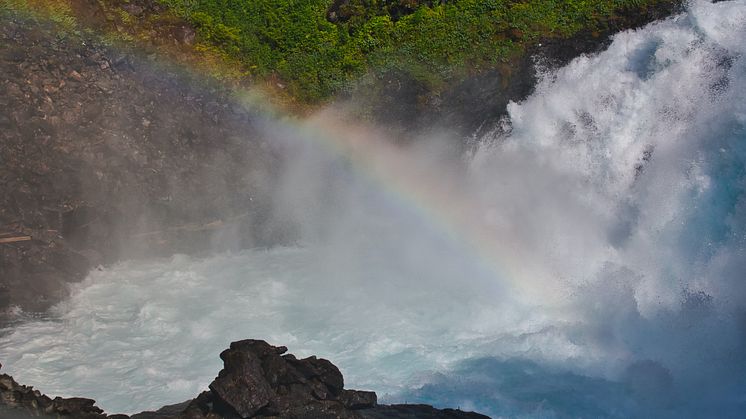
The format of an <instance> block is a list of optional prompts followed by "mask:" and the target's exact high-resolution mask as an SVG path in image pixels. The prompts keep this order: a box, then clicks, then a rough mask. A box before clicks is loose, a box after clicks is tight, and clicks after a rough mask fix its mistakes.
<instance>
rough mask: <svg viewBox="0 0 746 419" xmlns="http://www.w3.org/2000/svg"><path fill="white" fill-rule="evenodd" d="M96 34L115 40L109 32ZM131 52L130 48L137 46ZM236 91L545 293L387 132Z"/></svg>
mask: <svg viewBox="0 0 746 419" xmlns="http://www.w3.org/2000/svg"><path fill="white" fill-rule="evenodd" d="M15 3H16V4H15V6H16V9H20V12H22V13H27V14H29V15H31V16H32V17H34V18H36V19H48V18H49V16H48V14H49V11H48V10H43V8H41V9H40V8H34V6H29V5H28V4H29V3H27V2H24V1H15ZM18 4H23V5H25V8H24V7H20V6H18ZM17 11H18V10H17ZM58 23H59V22H58ZM94 36H96V37H98V38H99V40H102V41H103V40H106V42H107V43H108V44H111V43H112V40H111V39H110V38H109V37H106V34H94ZM113 43H114V46H115V47H117V46H121V47H124V46H125V45H123V44H121V42H120V43H119V45H117V42H116V41H115V42H113ZM129 47H130V48H128V51H129V50H131V45H129ZM144 61H147V60H144ZM151 65H152V67H153V68H152V71H164V70H166V69H174V68H178V69H180V70H185V71H187V72H188V73H189V74H190V75H192V76H195V77H194V78H195V79H197V80H200V79H201V80H204V81H205V82H208V81H212V79H213V78H214V77H213V76H211V75H209V74H207V73H206V69H204V68H202V69H200V68H197V67H195V66H192V67H189V66H186V65H184V64H183V63H179V62H177V61H175V60H172V59H170V58H169V57H163V56H161V57H159V60H154V61H151ZM234 89H235V90H234V91H233V96H234V98H235V100H236V101H237V103H239V104H241V105H242V106H244V107H245V108H246V109H247V110H250V111H252V112H254V113H258V114H259V115H261V116H262V117H263V118H264V119H265V120H266V121H267V122H268V123H269V124H274V125H276V126H282V127H283V128H285V129H289V130H290V132H292V133H293V134H294V135H296V136H297V137H298V138H300V139H303V140H304V141H312V142H314V143H316V144H318V145H319V146H320V147H322V149H323V150H325V151H326V152H328V153H330V154H331V155H332V156H334V157H337V158H341V159H344V161H346V162H347V163H348V164H349V166H350V167H352V168H354V170H355V172H356V173H357V174H359V175H360V176H363V177H364V179H366V180H368V181H369V183H370V184H371V185H373V186H374V187H376V188H377V189H379V190H380V191H381V192H383V193H384V194H385V195H386V196H387V197H389V198H391V199H393V200H395V202H398V203H399V204H400V205H402V206H403V207H406V208H408V209H410V210H411V211H413V212H414V213H415V214H417V215H418V216H419V217H420V218H421V219H422V220H424V221H425V222H426V223H427V224H429V225H430V226H431V227H432V228H433V229H435V230H436V231H439V232H442V233H444V235H445V236H446V237H447V238H448V240H451V241H452V242H454V243H455V244H457V245H459V246H461V247H463V248H465V249H467V250H468V251H469V253H470V254H472V255H474V263H475V264H478V266H479V267H480V268H483V269H484V270H486V271H487V272H489V275H490V276H491V277H492V278H493V279H494V286H495V289H496V291H497V292H508V293H511V294H512V298H514V299H515V298H520V297H521V296H526V297H527V298H530V299H531V298H533V297H532V294H534V293H535V292H537V291H538V292H541V293H544V292H542V291H541V290H540V288H541V287H539V286H537V284H538V283H539V282H537V281H538V279H539V278H544V277H547V273H546V272H541V271H540V270H539V269H540V268H539V267H538V266H527V264H526V263H525V261H529V260H531V255H530V254H527V251H526V249H521V248H519V247H518V246H513V245H512V243H514V242H515V240H512V239H511V237H509V236H500V233H498V231H497V230H496V229H493V228H490V224H489V223H488V222H486V220H485V219H486V216H485V214H484V213H483V212H482V211H481V210H480V209H479V207H478V206H475V205H471V203H473V202H474V199H473V198H474V196H473V195H472V196H470V195H469V193H468V191H464V190H463V189H462V186H463V185H460V184H458V183H457V182H455V181H453V180H452V179H450V178H449V176H443V175H442V173H438V171H437V170H436V169H435V168H433V167H428V166H426V165H422V164H417V162H413V161H412V159H409V158H408V157H407V154H406V153H404V152H402V148H401V146H397V145H395V142H394V141H391V139H390V138H387V135H386V134H384V133H382V132H380V131H379V130H377V129H375V128H374V127H370V126H365V125H363V124H361V123H359V122H357V121H356V122H354V123H352V122H349V121H346V120H345V119H344V118H342V117H340V116H339V113H338V112H337V113H335V112H333V108H329V109H326V110H321V111H318V112H316V113H314V114H312V115H311V116H310V117H308V118H300V117H294V116H289V115H287V114H285V113H283V112H282V111H280V110H279V109H278V108H277V107H276V106H275V105H273V103H272V100H271V98H270V97H269V96H268V95H267V94H266V93H264V92H263V91H262V90H261V89H258V88H246V87H241V86H237V85H236V86H234ZM508 230H510V229H508ZM542 282H544V281H542ZM534 297H535V295H534Z"/></svg>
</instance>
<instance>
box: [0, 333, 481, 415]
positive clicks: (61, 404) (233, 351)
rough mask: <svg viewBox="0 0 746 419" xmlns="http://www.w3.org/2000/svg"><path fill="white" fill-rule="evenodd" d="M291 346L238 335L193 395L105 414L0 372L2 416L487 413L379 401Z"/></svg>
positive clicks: (327, 365)
mask: <svg viewBox="0 0 746 419" xmlns="http://www.w3.org/2000/svg"><path fill="white" fill-rule="evenodd" d="M285 352H287V348H286V347H284V346H279V347H278V346H272V345H270V344H268V343H267V342H265V341H262V340H242V341H238V342H233V343H231V346H230V348H229V349H226V350H225V351H223V352H222V353H221V354H220V358H221V359H222V360H223V369H222V370H221V371H220V373H219V374H218V376H217V377H216V378H215V380H214V381H213V382H212V384H210V390H209V391H205V392H203V393H202V394H200V395H199V396H197V398H195V399H194V400H188V401H186V402H183V403H179V404H175V405H170V406H164V407H162V408H161V409H159V410H157V411H155V412H142V413H138V414H136V415H133V416H132V417H131V418H130V417H129V416H126V415H106V414H105V413H104V412H103V411H102V410H101V409H99V408H98V407H96V406H95V401H93V400H90V399H82V398H70V399H63V398H60V397H57V398H55V399H51V398H49V397H47V396H45V395H43V394H41V393H40V392H39V391H38V390H34V389H33V388H31V387H26V386H22V385H19V384H18V383H16V382H15V381H14V380H13V378H12V377H10V376H8V375H0V417H2V418H3V419H22V418H30V417H54V418H62V417H67V418H79V419H107V418H108V419H239V418H240V419H247V418H269V417H272V418H309V419H310V418H314V419H326V418H328V419H333V418H336V419H347V418H349V419H361V418H374V419H375V418H465V419H466V418H469V419H480V418H486V416H483V415H479V414H476V413H470V412H462V411H460V410H453V409H445V410H438V409H435V408H433V407H432V406H426V405H393V406H379V405H378V403H377V398H376V393H374V392H372V391H358V390H345V389H344V378H343V377H342V373H340V372H339V369H337V367H336V366H334V364H332V363H331V362H329V361H327V360H326V359H320V358H316V357H315V356H312V357H309V358H305V359H297V358H296V357H295V356H293V355H291V354H285Z"/></svg>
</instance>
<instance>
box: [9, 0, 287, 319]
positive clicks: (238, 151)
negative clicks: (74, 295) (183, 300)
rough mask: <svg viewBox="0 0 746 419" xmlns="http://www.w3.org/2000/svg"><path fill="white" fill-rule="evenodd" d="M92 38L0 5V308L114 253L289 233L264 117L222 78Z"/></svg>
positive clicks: (262, 241)
mask: <svg viewBox="0 0 746 419" xmlns="http://www.w3.org/2000/svg"><path fill="white" fill-rule="evenodd" d="M81 2H83V3H85V4H84V5H87V4H88V3H89V2H88V1H87V0H81ZM92 3H97V2H95V1H93V2H92ZM81 4H82V3H81ZM143 4H144V3H142V2H140V3H139V5H137V4H135V3H131V4H130V6H131V7H130V11H131V12H132V13H137V12H138V11H139V10H140V9H141V8H142V7H144V6H143ZM81 7H83V6H81ZM148 7H150V6H148ZM91 10H94V9H91ZM87 36H88V35H86V34H74V33H60V30H59V29H58V28H56V27H54V26H51V25H50V24H48V23H46V22H42V21H39V20H35V19H34V18H33V17H29V16H25V15H23V16H21V15H17V14H13V13H12V12H9V11H4V10H3V8H2V7H0V74H1V75H2V77H0V312H2V311H3V309H5V308H7V307H9V306H11V305H17V306H20V307H22V308H23V309H24V310H25V311H27V312H34V311H43V310H45V309H46V308H48V307H49V306H50V305H52V304H54V303H56V302H58V301H59V300H60V299H62V298H64V296H65V295H64V294H65V292H66V291H65V290H66V287H65V283H67V282H71V281H76V280H80V279H82V278H83V277H84V276H85V275H86V274H87V273H88V272H89V271H90V269H91V268H92V267H95V266H97V265H99V264H107V263H111V262H114V261H116V260H119V259H121V258H137V257H140V256H146V257H150V256H153V255H160V256H167V255H170V254H173V253H175V252H178V253H192V254H194V253H198V252H202V251H206V250H210V249H211V248H213V247H214V245H217V246H218V247H221V248H223V247H224V248H226V249H230V248H245V247H253V246H265V245H272V244H277V243H281V242H283V240H284V239H282V236H283V234H284V233H279V232H278V231H277V230H275V228H274V227H271V226H270V225H271V224H272V223H271V222H270V221H269V220H270V219H271V218H272V211H271V208H270V207H271V204H270V199H269V195H270V193H271V190H272V189H273V187H274V186H273V183H272V182H273V181H274V180H273V179H276V178H277V174H276V172H277V170H279V168H280V167H281V166H282V162H281V161H280V157H279V155H278V153H275V152H274V151H273V150H272V144H271V143H272V141H271V140H272V139H271V138H267V137H266V136H265V135H264V134H263V133H262V132H260V130H259V129H257V127H256V123H255V121H256V119H257V118H259V117H260V116H259V115H257V114H255V113H254V112H253V111H251V110H246V109H245V108H244V107H243V106H241V105H240V104H238V103H236V102H235V101H234V100H233V99H231V96H230V91H229V90H228V88H227V86H218V85H217V84H216V83H210V82H208V81H206V80H204V79H201V78H200V77H198V76H195V75H193V74H189V73H187V72H185V71H183V69H179V68H177V67H176V66H172V65H169V64H168V62H167V60H166V59H165V58H161V57H157V56H154V55H153V56H149V57H144V56H143V55H142V54H140V53H137V52H134V51H127V50H124V49H114V48H112V47H109V46H106V45H105V44H103V43H101V42H98V41H97V40H96V39H93V38H87ZM179 36H183V37H184V38H186V39H187V40H188V39H191V38H193V36H194V34H193V32H191V33H190V32H189V31H186V32H184V33H183V34H181V35H179ZM281 224H282V223H278V224H275V225H281ZM281 228H282V229H285V228H286V227H281ZM26 238H28V240H26Z"/></svg>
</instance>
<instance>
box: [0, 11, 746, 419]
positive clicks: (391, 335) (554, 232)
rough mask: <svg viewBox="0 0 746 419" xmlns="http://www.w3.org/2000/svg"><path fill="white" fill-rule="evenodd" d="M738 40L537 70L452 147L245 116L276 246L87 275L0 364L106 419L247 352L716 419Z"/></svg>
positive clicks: (745, 146) (735, 138)
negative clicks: (275, 352) (492, 117)
mask: <svg viewBox="0 0 746 419" xmlns="http://www.w3.org/2000/svg"><path fill="white" fill-rule="evenodd" d="M744 39H746V2H745V1H727V2H718V3H715V4H712V3H709V2H705V1H695V2H692V3H691V5H690V6H689V10H688V12H687V13H685V14H683V15H680V16H677V17H674V18H671V19H668V20H665V21H662V22H659V23H656V24H653V25H650V26H648V27H645V28H643V29H640V30H637V31H628V32H624V33H620V34H618V35H616V36H615V38H614V40H613V43H612V44H611V46H610V47H609V49H608V50H607V51H604V52H602V53H599V54H597V55H592V56H582V57H580V58H578V59H576V60H574V61H573V62H571V63H570V64H569V65H567V66H566V67H563V68H560V69H556V70H547V71H546V73H545V74H541V81H540V83H539V84H538V86H537V87H536V89H535V92H534V93H533V94H532V95H531V96H530V97H529V98H527V99H526V100H525V101H524V102H521V103H512V104H511V105H510V106H509V109H508V111H509V115H508V117H507V118H506V119H505V120H504V121H503V122H502V123H501V124H500V125H499V126H496V127H495V129H494V130H493V131H492V132H491V133H490V134H488V135H486V136H484V137H482V138H479V139H477V141H472V142H470V143H469V146H468V147H467V146H464V145H463V144H464V139H461V138H453V137H452V136H450V135H449V134H448V133H442V134H437V133H433V132H427V133H422V134H421V135H419V136H417V135H415V137H417V138H414V139H411V138H407V139H402V138H391V137H390V135H389V134H390V133H389V132H387V131H386V130H385V129H384V128H382V127H372V126H364V125H363V124H361V123H358V122H351V120H350V119H348V118H346V117H345V110H344V107H343V106H342V105H338V106H334V105H332V106H330V107H329V108H328V109H326V110H324V111H322V112H319V113H318V114H316V115H313V116H312V117H310V118H308V119H307V120H304V121H294V120H289V119H276V118H263V119H257V120H255V123H256V124H257V130H258V131H259V132H260V134H259V135H261V137H262V138H266V141H267V143H269V144H271V145H272V147H273V150H274V152H275V153H277V154H278V155H281V156H282V159H281V162H280V163H278V164H280V167H279V170H277V171H276V172H273V177H272V178H271V185H272V187H271V192H268V193H270V197H269V198H268V201H267V202H268V203H267V205H268V207H269V208H270V210H269V211H268V212H269V213H271V214H272V216H271V217H269V218H268V219H266V220H265V221H266V223H267V224H266V226H264V227H263V228H266V230H265V231H268V232H282V243H283V245H282V246H270V247H262V248H253V249H248V250H234V251H232V252H222V253H217V254H212V255H210V256H202V257H194V256H191V257H190V256H183V255H177V256H173V257H169V258H162V259H155V260H147V261H142V260H138V261H123V262H121V263H118V264H115V265H113V266H111V267H107V268H102V269H100V270H94V271H93V272H91V273H90V274H89V276H88V277H87V278H86V280H85V281H83V282H82V283H81V284H77V285H75V286H74V289H73V290H72V292H71V296H70V298H69V299H68V300H66V301H65V302H63V303H61V304H58V305H57V306H55V307H54V309H53V311H52V316H51V318H50V319H44V320H33V321H26V322H24V323H22V324H19V325H17V326H15V327H14V328H13V329H12V330H9V331H8V333H9V334H8V335H7V336H6V338H5V339H4V341H3V342H2V343H1V344H0V358H2V359H3V360H4V367H5V368H7V370H8V371H9V372H10V373H11V374H13V375H14V376H15V377H16V378H17V379H19V380H20V381H22V382H24V383H28V384H32V385H37V386H39V388H40V389H41V390H42V391H44V392H47V393H54V394H59V395H63V396H68V395H86V396H88V397H94V398H96V400H98V402H99V404H100V405H101V406H102V407H103V408H104V409H106V410H107V411H111V412H120V411H121V412H134V411H140V410H143V409H149V408H157V407H159V406H161V405H163V404H164V403H169V402H180V401H183V400H185V399H187V398H189V397H192V396H194V395H195V394H197V393H198V392H199V391H200V390H201V389H203V388H204V387H205V386H206V385H207V383H209V382H210V380H211V379H212V377H213V376H214V374H215V372H216V371H218V370H219V368H220V365H219V363H220V360H219V359H218V357H217V355H216V354H217V353H219V352H220V350H221V349H223V348H224V347H225V346H226V345H227V344H228V343H229V342H230V341H231V340H236V339H242V338H247V337H251V338H256V339H266V340H268V341H269V342H270V343H273V344H282V345H286V346H288V347H289V349H290V350H291V351H292V352H295V353H297V354H299V355H311V354H315V355H319V356H322V357H326V358H329V359H331V360H332V361H333V362H334V363H335V364H337V365H338V366H339V367H340V369H341V371H342V372H343V374H344V375H345V377H346V383H345V384H346V386H347V387H352V388H364V389H371V390H375V391H377V392H378V393H379V395H381V396H383V397H382V398H383V399H384V401H392V402H398V401H401V402H427V403H432V404H434V405H436V406H443V407H446V406H447V407H461V408H468V409H476V410H478V411H480V412H483V413H486V414H489V415H493V416H509V417H568V416H573V417H630V416H635V417H700V416H703V415H710V416H711V415H713V414H714V415H716V416H729V415H736V414H737V412H742V411H743V409H744V408H746V406H745V405H746V398H744V394H746V392H745V391H746V378H744V377H746V282H745V281H744V272H746V247H745V245H746V199H745V198H744V191H746V166H745V163H744V162H746V97H744V94H743V92H746V61H745V60H744V54H745V53H746V47H745V46H746V43H744V42H743V40H744ZM268 182H269V180H268ZM220 234H223V235H225V234H227V235H228V236H229V237H240V234H241V233H240V232H238V231H236V232H226V231H222V232H221V233H220ZM277 234H279V233H277ZM222 241H223V240H222V239H220V237H218V239H216V240H215V242H216V243H220V242H222ZM278 241H279V240H278ZM6 363H7V365H5V364H6ZM154 389H155V390H154Z"/></svg>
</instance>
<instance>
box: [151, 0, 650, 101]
mask: <svg viewBox="0 0 746 419" xmlns="http://www.w3.org/2000/svg"><path fill="white" fill-rule="evenodd" d="M160 1H162V2H163V3H166V4H168V5H169V6H171V7H172V8H173V10H175V11H176V13H177V14H179V15H181V16H183V17H184V18H186V19H187V20H189V21H191V22H192V23H193V24H195V25H196V27H197V28H198V31H199V37H200V40H201V42H202V45H203V48H208V49H214V50H217V51H220V52H221V53H223V54H226V55H227V56H229V57H233V58H235V59H237V60H239V61H240V62H242V63H243V64H244V65H245V66H246V67H247V68H248V69H249V71H250V72H251V73H252V74H253V75H255V76H259V77H270V76H277V77H279V78H280V79H281V80H283V82H284V83H285V84H287V85H288V87H289V89H290V92H291V94H292V95H294V96H295V97H298V98H299V99H301V100H302V101H306V102H315V101H320V100H323V99H325V98H328V97H330V96H331V95H333V94H335V93H338V92H340V91H342V90H344V89H345V88H347V87H348V86H350V83H351V81H353V80H356V79H358V78H359V77H360V76H361V75H363V74H366V73H368V72H370V73H373V74H376V73H381V72H385V71H388V70H392V69H395V70H398V71H403V72H404V73H405V74H408V75H410V76H411V77H413V78H414V79H415V80H418V81H420V82H424V83H425V84H427V85H428V86H430V88H432V89H433V90H438V89H439V88H441V87H442V86H443V85H445V84H446V83H448V82H450V81H453V80H456V79H460V78H463V77H464V76H467V75H469V74H473V73H475V72H479V71H480V70H484V69H487V68H494V67H497V66H499V65H500V64H501V63H505V62H508V61H510V60H511V59H512V58H515V57H516V56H518V55H520V54H522V53H523V51H525V49H526V48H527V47H528V46H530V45H531V44H532V43H534V42H537V40H539V39H542V38H552V37H559V38H566V37H570V36H572V35H574V34H576V33H578V32H579V31H581V30H585V31H591V32H593V31H600V30H603V29H604V28H605V27H606V26H607V25H609V24H611V23H613V21H614V19H615V18H616V16H617V14H618V13H620V12H624V11H625V9H629V8H645V7H648V6H650V5H654V4H655V3H660V2H662V1H664V0H523V1H517V0H443V1H436V2H431V1H428V2H426V1H422V0H344V1H337V2H336V3H334V4H333V2H332V0H160ZM331 10H333V11H334V12H335V17H336V19H327V17H328V16H329V12H330V11H331ZM627 11H628V10H627ZM330 20H332V21H334V23H332V22H330Z"/></svg>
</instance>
